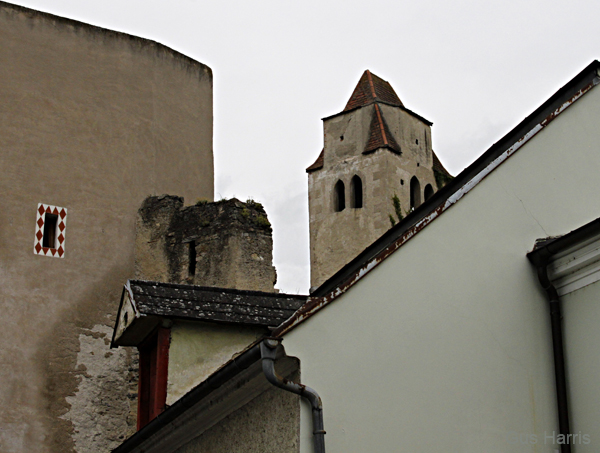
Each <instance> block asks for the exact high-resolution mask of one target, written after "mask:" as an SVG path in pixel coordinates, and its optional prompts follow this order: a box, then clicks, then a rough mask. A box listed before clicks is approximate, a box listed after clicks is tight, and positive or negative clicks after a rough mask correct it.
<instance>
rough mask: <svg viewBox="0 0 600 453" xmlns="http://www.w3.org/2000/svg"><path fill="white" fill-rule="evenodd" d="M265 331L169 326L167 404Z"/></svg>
mask: <svg viewBox="0 0 600 453" xmlns="http://www.w3.org/2000/svg"><path fill="white" fill-rule="evenodd" d="M265 330H266V329H259V328H250V327H240V326H227V325H223V324H214V323H213V324H211V323H201V322H194V323H191V322H175V323H174V324H173V326H172V327H171V346H170V348H169V378H168V383H167V404H168V405H172V404H173V403H174V402H175V401H177V400H178V399H179V398H181V397H182V396H183V395H185V394H186V393H187V392H189V391H190V390H191V389H193V388H194V387H196V386H197V385H198V384H200V383H201V382H203V381H204V380H205V379H206V378H207V377H208V376H210V375H211V374H212V373H213V372H215V371H216V370H217V369H219V368H220V367H221V366H222V365H223V364H224V363H227V362H228V361H229V360H231V359H232V358H233V356H234V355H236V354H237V353H239V352H240V351H243V350H244V348H246V347H247V346H248V345H249V344H251V343H252V342H253V341H254V340H256V339H257V338H259V337H260V336H261V335H264V334H265V333H266V332H265Z"/></svg>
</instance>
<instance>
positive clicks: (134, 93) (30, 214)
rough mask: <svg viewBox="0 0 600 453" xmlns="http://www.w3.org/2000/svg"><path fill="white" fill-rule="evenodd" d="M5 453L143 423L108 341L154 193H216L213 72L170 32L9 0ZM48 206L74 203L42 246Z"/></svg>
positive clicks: (4, 141) (104, 442)
mask: <svg viewBox="0 0 600 453" xmlns="http://www.w3.org/2000/svg"><path fill="white" fill-rule="evenodd" d="M0 61H1V62H2V64H0V105H1V106H2V107H1V108H0V193H2V194H3V196H2V197H0V225H2V227H1V228H0V306H2V310H3V316H2V318H1V319H0V405H1V406H2V412H1V413H0V451H1V452H2V453H31V452H35V453H48V452H53V453H54V452H55V453H72V452H79V453H84V452H90V453H92V452H93V453H97V452H103V451H109V450H110V449H111V448H113V447H115V446H116V445H118V444H120V443H121V442H122V440H123V439H124V438H125V437H126V436H127V435H129V434H130V433H131V432H132V430H133V429H135V416H134V415H135V413H134V411H135V392H136V384H135V381H136V377H135V375H136V373H137V364H136V357H135V354H134V353H133V352H132V351H131V350H127V349H119V350H110V349H109V346H108V343H109V340H110V331H111V329H112V326H113V325H114V316H115V313H116V310H117V307H118V302H119V297H120V295H121V289H122V286H123V283H124V282H125V281H126V279H127V278H129V277H132V276H133V275H134V257H133V252H134V242H135V219H136V213H137V210H138V208H139V206H140V204H141V203H142V201H143V200H144V199H145V198H146V197H147V196H149V195H153V194H160V193H164V192H175V193H180V194H183V195H185V196H186V197H188V198H189V199H197V198H200V197H201V198H205V199H209V200H210V199H212V196H213V160H212V73H211V70H210V68H208V67H206V66H204V65H202V64H200V63H198V62H195V61H193V60H191V59H189V58H187V57H185V56H183V55H181V54H178V53H177V52H174V51H172V50H171V49H168V48H166V47H164V46H162V45H160V44H157V43H155V42H152V41H148V40H143V39H140V38H136V37H133V36H128V35H125V34H122V33H116V32H112V31H109V30H104V29H101V28H98V27H93V26H90V25H86V24H82V23H79V22H76V21H70V20H67V19H63V18H59V17H56V16H52V15H49V14H45V13H40V12H37V11H33V10H29V9H27V8H22V7H19V6H14V5H9V4H6V3H3V2H0ZM38 203H45V204H49V205H54V206H60V207H63V208H66V209H67V210H68V221H67V226H66V230H65V242H64V254H63V255H62V257H61V258H56V257H52V256H44V255H42V254H35V253H34V240H36V238H35V235H36V221H37V217H36V216H37V209H38Z"/></svg>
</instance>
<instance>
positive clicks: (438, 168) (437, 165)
mask: <svg viewBox="0 0 600 453" xmlns="http://www.w3.org/2000/svg"><path fill="white" fill-rule="evenodd" d="M431 153H432V154H433V171H439V172H440V173H442V174H444V175H446V176H450V177H451V178H452V177H453V176H452V175H451V174H450V173H448V170H446V169H445V168H444V166H443V165H442V163H441V162H440V160H439V159H438V157H437V156H436V154H435V151H433V150H431Z"/></svg>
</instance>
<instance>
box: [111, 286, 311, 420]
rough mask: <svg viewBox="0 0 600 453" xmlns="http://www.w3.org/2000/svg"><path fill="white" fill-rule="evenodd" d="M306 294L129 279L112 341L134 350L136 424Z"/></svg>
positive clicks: (297, 304)
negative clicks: (135, 351) (136, 350)
mask: <svg viewBox="0 0 600 453" xmlns="http://www.w3.org/2000/svg"><path fill="white" fill-rule="evenodd" d="M306 300H307V297H306V296H299V295H288V294H281V293H267V292H261V291H243V290H234V289H225V288H212V287H202V286H190V285H178V284H170V283H158V282H148V281H139V280H130V281H128V282H127V284H126V285H125V287H124V289H123V294H122V297H121V304H120V306H119V311H118V313H117V321H116V325H115V329H114V333H113V338H112V342H111V347H119V346H135V347H136V348H137V349H138V351H139V357H140V361H139V363H140V365H139V385H138V422H137V426H138V429H141V428H142V427H143V426H145V425H146V424H147V423H149V422H150V421H151V420H152V419H154V418H155V417H156V416H157V415H159V414H160V413H161V412H162V411H164V410H165V408H166V407H167V406H171V405H172V404H174V403H175V402H176V401H178V400H179V399H180V398H181V397H182V396H184V395H185V394H186V393H188V392H189V391H190V390H192V389H193V388H194V387H196V386H197V385H198V384H200V383H201V382H203V381H204V380H205V379H206V378H207V377H208V376H210V375H211V374H212V373H213V372H215V371H216V370H217V369H218V368H219V367H221V366H222V365H223V363H226V362H227V361H229V360H230V359H231V358H232V357H233V356H235V355H236V354H238V353H240V352H241V351H243V350H244V349H245V348H246V347H247V346H249V345H250V344H252V343H253V342H254V341H256V340H257V339H259V338H261V337H262V336H265V335H268V334H269V332H270V329H273V328H275V327H276V326H278V325H279V324H281V323H282V322H283V321H284V320H286V319H287V318H288V317H290V316H291V315H292V314H293V313H294V312H295V311H296V310H297V309H298V308H300V307H301V306H302V304H303V303H304V302H306Z"/></svg>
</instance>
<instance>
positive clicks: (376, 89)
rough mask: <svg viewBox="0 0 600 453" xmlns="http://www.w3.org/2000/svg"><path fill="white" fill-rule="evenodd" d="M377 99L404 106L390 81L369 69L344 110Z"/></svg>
mask: <svg viewBox="0 0 600 453" xmlns="http://www.w3.org/2000/svg"><path fill="white" fill-rule="evenodd" d="M375 101H382V102H385V103H386V104H390V105H396V106H398V107H403V106H404V104H402V101H401V100H400V98H399V97H398V95H397V94H396V92H395V91H394V89H393V88H392V86H391V85H390V84H389V82H387V81H385V80H383V79H382V78H380V77H377V76H376V75H375V74H372V73H371V71H369V70H368V69H367V70H366V71H365V72H364V73H363V75H362V77H361V78H360V80H359V81H358V85H356V88H354V91H353V92H352V96H350V99H349V100H348V103H347V104H346V107H344V110H343V111H344V112H347V111H348V110H354V109H356V108H359V107H364V106H366V105H369V104H371V103H373V102H375Z"/></svg>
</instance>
